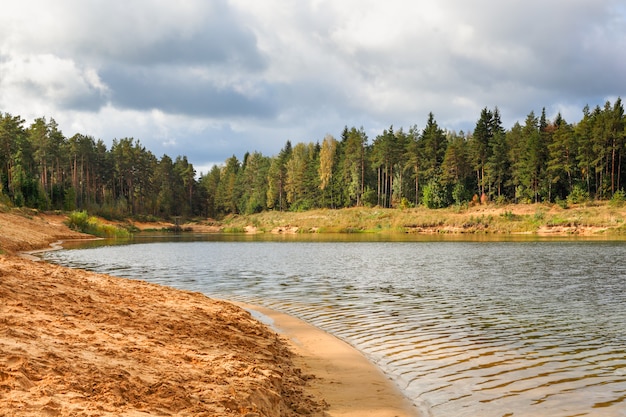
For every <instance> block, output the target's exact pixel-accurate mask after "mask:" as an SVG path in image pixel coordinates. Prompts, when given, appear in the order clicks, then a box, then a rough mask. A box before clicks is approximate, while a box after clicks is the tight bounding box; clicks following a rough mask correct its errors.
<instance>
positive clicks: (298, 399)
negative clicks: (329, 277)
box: [0, 212, 416, 417]
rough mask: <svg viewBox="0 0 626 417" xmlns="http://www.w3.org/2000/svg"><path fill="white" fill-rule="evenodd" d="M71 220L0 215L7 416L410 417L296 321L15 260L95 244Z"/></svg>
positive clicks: (379, 381) (390, 392)
mask: <svg viewBox="0 0 626 417" xmlns="http://www.w3.org/2000/svg"><path fill="white" fill-rule="evenodd" d="M65 219H66V217H65V216H63V215H61V214H45V215H43V214H42V215H39V214H34V213H32V214H30V215H24V213H11V212H5V213H0V249H1V251H2V255H0V298H2V300H3V302H2V305H1V306H0V310H1V314H0V321H2V326H0V334H1V337H0V352H2V354H0V416H40V415H53V416H74V415H82V416H96V415H97V416H118V415H125V416H147V415H194V416H196V415H197V416H202V415H204V416H247V417H255V416H268V417H274V416H276V417H278V416H290V417H291V416H294V417H295V416H301V415H307V416H313V417H323V416H354V417H356V416H371V417H374V416H388V417H392V416H407V417H409V416H415V415H416V411H415V409H414V408H413V407H412V406H411V404H410V403H409V402H408V401H407V400H406V399H405V398H403V397H402V395H401V394H400V393H399V391H398V390H397V388H396V387H395V386H394V385H393V384H392V383H391V382H390V381H389V380H388V379H387V378H386V377H385V376H384V375H383V374H382V373H381V372H380V371H379V370H378V369H377V368H376V367H375V366H373V365H372V364H371V363H369V362H368V361H367V360H366V359H365V358H364V357H363V356H362V355H361V354H360V353H359V352H357V351H356V350H354V349H353V348H351V347H350V346H348V345H347V344H345V343H343V342H341V341H339V340H338V339H336V338H334V337H332V336H330V335H328V334H326V333H324V332H322V331H320V330H318V329H316V328H314V327H312V326H309V325H307V324H306V323H303V322H301V321H299V320H297V319H294V318H292V317H289V316H285V315H281V314H279V313H276V312H272V311H269V310H264V309H261V308H259V307H253V306H235V305H233V304H232V303H228V302H224V301H220V300H213V299H209V298H207V297H206V296H204V295H202V294H199V293H192V292H186V291H180V290H174V289H171V288H167V287H162V286H158V285H154V284H148V283H146V282H142V281H133V280H126V279H120V278H115V277H110V276H106V275H100V274H95V273H90V272H86V271H82V270H75V269H69V268H65V267H61V266H57V265H49V264H46V263H43V262H34V261H32V260H28V259H24V258H23V257H20V256H18V254H19V253H20V252H24V251H33V250H38V249H42V248H46V247H47V246H48V245H49V244H50V243H53V242H56V241H59V240H69V239H86V238H92V237H91V236H89V235H84V234H80V233H77V232H74V231H71V230H69V229H68V228H67V227H66V226H65V225H64V221H65ZM246 310H248V311H246ZM249 311H254V312H255V315H257V314H259V313H262V314H263V315H264V317H266V318H267V317H269V319H270V320H272V328H269V327H268V326H267V325H266V324H263V323H261V322H259V321H258V320H257V319H255V317H254V316H253V315H251V314H250V313H249Z"/></svg>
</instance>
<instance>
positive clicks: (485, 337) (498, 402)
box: [45, 241, 626, 417]
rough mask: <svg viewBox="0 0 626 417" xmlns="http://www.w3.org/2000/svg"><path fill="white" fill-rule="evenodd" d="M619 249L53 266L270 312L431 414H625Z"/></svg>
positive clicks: (76, 255)
mask: <svg viewBox="0 0 626 417" xmlns="http://www.w3.org/2000/svg"><path fill="white" fill-rule="evenodd" d="M625 253H626V243H624V242H588V241H573V242H550V241H548V242H543V241H527V242H448V241H439V242H312V241H309V242H293V241H292V242H275V241H245V242H241V241H230V242H228V241H208V242H207V241H203V242H175V243H173V242H159V243H145V244H135V245H132V246H102V247H96V248H91V249H76V250H64V251H57V252H49V253H47V254H46V255H45V257H46V258H47V259H49V260H51V261H54V262H58V263H61V264H65V265H68V266H72V267H83V268H88V269H92V270H95V271H98V272H104V273H108V274H113V275H117V276H123V277H128V278H140V279H144V280H148V281H151V282H156V283H160V284H165V285H170V286H174V287H178V288H184V289H188V290H194V291H201V292H203V293H205V294H207V295H209V296H213V297H219V298H225V299H231V300H238V301H245V302H248V303H252V304H258V305H263V306H267V307H270V308H273V309H276V310H279V311H283V312H286V313H288V314H291V315H294V316H297V317H300V318H302V319H304V320H306V321H308V322H310V323H312V324H314V325H316V326H318V327H320V328H322V329H324V330H326V331H328V332H330V333H332V334H334V335H336V336H338V337H340V338H342V339H344V340H346V341H348V342H349V343H351V344H353V345H354V346H356V347H357V348H358V349H360V350H361V351H362V352H364V353H365V354H366V355H367V356H368V357H369V358H370V359H371V360H372V361H373V362H375V363H376V364H378V365H379V366H380V367H381V368H382V369H383V370H384V371H385V372H386V373H387V374H388V375H389V376H390V377H391V378H392V379H393V380H394V381H395V382H396V383H397V384H398V386H399V387H400V388H401V389H402V390H403V391H404V392H405V393H406V395H407V396H408V397H409V398H410V399H412V400H413V401H414V403H415V404H416V405H417V406H418V407H419V408H420V409H421V410H422V412H424V414H425V415H432V416H435V417H437V416H488V417H489V416H499V417H501V416H551V417H552V416H626V263H624V261H623V258H624V254H625Z"/></svg>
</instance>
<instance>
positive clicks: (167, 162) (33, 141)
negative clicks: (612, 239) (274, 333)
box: [0, 98, 626, 218]
mask: <svg viewBox="0 0 626 417" xmlns="http://www.w3.org/2000/svg"><path fill="white" fill-rule="evenodd" d="M625 128H626V124H625V119H624V108H623V105H622V101H621V99H620V98H618V99H617V100H616V101H615V102H614V103H611V102H610V101H607V102H606V103H605V105H604V107H600V106H596V107H595V108H594V109H593V110H591V109H590V108H589V107H588V106H586V107H585V108H584V109H583V111H582V119H581V120H579V121H578V122H576V123H569V122H567V121H566V120H565V119H564V118H563V117H562V116H561V115H560V114H558V115H557V116H556V118H555V119H554V120H548V119H547V118H546V113H545V109H543V110H542V112H541V114H540V115H539V116H537V115H536V114H535V113H534V112H533V111H531V112H530V113H529V114H528V116H527V117H526V119H525V121H524V123H523V124H521V123H519V122H516V123H515V124H514V125H513V126H512V127H511V128H510V129H508V130H506V129H505V128H504V127H503V126H502V121H501V117H500V112H499V110H498V108H497V107H496V108H494V109H488V108H484V109H482V111H481V113H480V116H479V118H478V120H477V122H476V126H475V128H474V130H473V132H468V133H464V132H463V131H461V132H458V133H457V132H454V131H449V130H445V129H443V128H441V127H440V126H439V125H438V124H437V122H436V120H435V117H434V115H433V114H432V113H430V114H429V115H428V118H427V120H426V124H425V127H424V128H423V129H418V127H417V126H411V127H410V128H408V129H407V130H405V129H404V128H398V129H395V128H394V127H393V126H390V127H389V128H388V129H385V130H384V131H383V132H382V133H381V134H379V135H377V136H376V137H375V138H373V140H371V141H370V139H369V138H368V136H367V134H366V133H365V131H364V129H363V128H362V127H361V128H356V127H351V128H348V127H347V126H346V127H345V128H344V130H343V131H342V132H341V136H340V137H339V138H338V139H336V138H335V137H333V136H332V135H327V136H326V137H324V138H323V140H322V141H321V142H320V141H318V142H309V143H297V144H295V145H293V144H292V143H291V141H287V142H286V144H285V145H284V147H283V148H282V149H281V150H280V152H279V153H278V154H277V155H275V156H271V157H269V156H265V155H262V154H261V153H260V152H251V153H250V152H248V153H246V154H245V155H244V157H243V159H242V160H241V161H240V160H239V159H238V158H237V157H236V156H234V155H233V156H232V157H230V158H228V159H227V160H226V161H225V162H224V163H223V164H222V165H216V166H213V167H212V168H211V170H210V171H209V172H208V173H206V174H204V173H203V174H200V175H199V176H198V175H197V173H196V170H195V169H194V167H193V165H192V164H191V163H190V162H189V161H188V159H187V157H186V156H178V157H176V159H172V158H170V157H169V156H168V155H163V156H162V157H161V158H160V159H159V158H157V157H155V156H154V155H153V154H152V152H150V151H149V150H147V149H146V148H145V147H144V146H143V145H142V144H141V142H140V141H139V140H135V139H133V138H123V139H115V140H113V142H112V145H111V147H110V149H109V148H107V146H106V145H105V144H104V142H103V141H102V140H100V139H98V140H96V139H94V138H93V137H91V136H86V135H83V134H76V135H74V136H72V137H70V138H66V137H65V136H64V135H63V133H62V132H61V131H60V130H59V128H58V125H57V124H56V122H55V121H54V119H50V120H46V118H38V119H36V120H35V121H34V122H33V123H32V124H30V126H28V127H26V126H25V121H24V120H23V119H22V118H21V117H20V116H13V115H11V114H8V113H5V114H3V115H0V149H1V152H0V195H1V196H2V198H3V199H4V200H6V201H5V202H8V203H11V204H13V205H16V206H27V207H33V208H37V209H42V210H50V209H55V210H68V211H71V210H76V209H81V210H88V211H90V212H92V213H96V214H100V215H102V216H105V217H109V218H124V217H128V216H135V217H138V216H154V217H158V218H169V217H171V216H187V217H192V216H203V217H212V218H220V217H223V216H225V215H228V214H237V213H241V214H250V213H256V212H261V211H264V210H292V211H302V210H308V209H313V208H344V207H353V206H380V207H411V206H418V205H424V206H426V207H429V208H441V207H446V206H449V205H452V204H459V205H460V204H466V203H469V202H472V201H474V202H484V201H486V200H490V201H497V202H515V203H529V202H559V201H560V200H565V199H567V198H568V197H572V196H576V197H577V198H585V199H586V198H593V199H599V200H601V199H609V198H612V197H613V196H614V195H615V194H616V193H622V194H623V181H624V180H623V178H624V175H625V174H626V167H625V166H624V163H623V156H624V154H625V151H626V131H625Z"/></svg>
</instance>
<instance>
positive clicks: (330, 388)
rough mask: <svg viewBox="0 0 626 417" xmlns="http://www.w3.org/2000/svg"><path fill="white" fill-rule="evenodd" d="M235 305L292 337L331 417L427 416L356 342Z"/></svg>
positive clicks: (288, 318)
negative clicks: (355, 345)
mask: <svg viewBox="0 0 626 417" xmlns="http://www.w3.org/2000/svg"><path fill="white" fill-rule="evenodd" d="M229 302H230V301H229ZM232 303H233V304H235V305H237V306H239V307H241V308H243V309H245V310H247V311H250V312H256V313H258V314H260V315H262V316H265V317H266V318H269V319H270V321H271V323H266V322H265V321H264V320H263V318H262V317H261V318H260V321H261V322H262V323H264V324H266V325H268V326H270V327H271V328H272V329H274V330H276V331H277V332H278V333H279V334H281V335H283V336H285V337H286V338H287V339H288V341H289V342H290V345H291V347H292V348H293V349H294V351H295V353H296V355H297V356H296V362H299V363H300V366H302V368H303V369H304V371H305V372H306V373H311V374H313V375H315V379H313V380H312V381H311V385H312V387H313V389H314V391H315V392H316V394H318V395H319V396H320V397H321V398H324V399H325V400H326V401H328V403H329V404H330V408H329V409H328V410H326V412H327V413H328V414H329V415H330V416H342V417H418V416H420V415H421V414H420V413H419V412H418V409H417V407H416V406H415V404H413V403H412V402H411V401H410V400H409V399H408V398H407V397H406V396H405V395H404V394H403V393H402V392H401V390H400V388H399V387H397V385H396V384H395V383H394V382H393V381H392V380H390V379H389V378H388V377H387V376H386V375H385V374H384V373H383V372H382V370H381V369H380V368H379V367H378V366H376V365H375V364H373V363H372V362H371V361H370V360H369V359H367V358H366V357H365V356H364V355H363V353H362V352H360V351H359V350H357V349H356V348H354V347H353V346H351V345H350V344H348V343H346V342H344V341H343V340H341V339H339V338H337V337H336V336H333V335H331V334H330V333H327V332H325V331H324V330H321V329H319V328H317V327H315V326H313V325H311V324H309V323H307V322H305V321H303V320H300V319H298V318H297V317H293V316H290V315H288V314H284V313H281V312H279V311H276V310H272V309H269V308H266V307H262V306H258V305H251V304H247V303H240V302H232ZM254 316H255V314H253V317H254ZM338 387H341V389H337V388H338ZM366 393H370V394H366ZM357 405H358V406H357Z"/></svg>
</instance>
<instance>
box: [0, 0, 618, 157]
mask: <svg viewBox="0 0 626 417" xmlns="http://www.w3.org/2000/svg"><path fill="white" fill-rule="evenodd" d="M625 17H626V7H624V6H623V5H622V3H621V2H620V1H619V0H603V1H600V2H598V1H594V0H552V1H549V2H545V1H539V0H524V1H522V0H509V1H507V2H498V1H493V0H476V1H472V2H467V1H461V0H441V1H439V2H432V1H426V0H416V1H412V2H407V1H404V0H387V1H385V2H379V1H375V0H342V1H335V0H302V1H293V0H264V1H251V0H229V1H227V0H214V1H210V2H207V1H204V0H184V1H179V2H171V1H160V0H134V1H132V2H126V3H121V2H110V1H104V0H92V1H89V2H85V1H81V0H58V1H55V2H54V3H50V2H48V1H46V0H24V1H21V2H13V3H11V4H10V5H5V7H4V8H3V13H2V15H0V107H2V109H3V110H5V111H9V112H15V113H18V114H21V115H22V116H24V117H26V118H32V117H38V116H41V115H46V116H49V117H54V118H55V119H56V120H57V121H58V122H59V124H60V126H61V127H62V128H63V129H66V130H70V132H66V134H67V135H71V134H73V133H74V132H73V131H72V130H74V129H81V130H82V132H81V133H85V134H93V135H97V136H100V137H103V138H104V139H105V140H111V139H112V138H113V137H118V138H119V137H122V136H129V137H135V138H138V139H141V140H142V143H144V144H145V145H146V146H147V147H148V149H151V150H153V152H154V153H155V154H157V155H158V154H160V153H162V152H163V153H165V152H167V153H168V154H171V155H173V156H174V155H177V154H186V155H189V156H190V160H191V161H192V162H194V163H196V164H199V165H203V166H207V164H209V162H215V161H223V160H224V159H225V158H227V157H229V156H231V155H232V154H233V153H234V154H237V155H239V156H242V155H243V153H244V152H245V151H254V150H258V151H261V152H263V153H264V154H269V155H273V154H276V153H277V152H278V151H279V150H280V148H281V147H282V146H283V145H284V143H285V141H286V140H292V141H293V142H297V141H318V140H322V138H323V137H324V135H326V134H327V133H331V134H333V135H335V136H338V135H339V134H340V132H341V129H342V128H343V126H344V125H348V126H353V125H354V126H357V127H359V126H363V127H364V128H365V129H366V131H367V132H368V134H369V135H370V137H371V138H373V137H374V136H375V135H376V134H377V132H380V131H382V129H384V128H386V127H388V126H389V125H391V124H393V125H394V126H396V127H400V126H403V127H405V128H408V127H409V126H412V125H414V124H417V125H418V127H419V126H423V125H424V124H425V121H426V119H427V116H428V113H429V112H431V111H432V112H433V113H434V114H435V118H436V119H437V121H438V123H439V124H440V125H441V126H442V127H445V128H450V129H456V130H460V129H463V130H465V131H468V130H472V129H473V127H474V126H475V123H476V120H477V119H478V117H479V114H480V109H482V108H483V107H485V106H487V107H490V108H493V107H494V106H498V107H499V108H500V110H501V113H502V117H503V121H504V124H505V126H506V127H510V126H512V124H513V123H514V122H515V121H516V120H520V121H523V120H524V118H525V116H526V114H528V113H529V112H530V111H535V112H536V113H538V112H540V111H541V108H542V107H544V106H545V107H546V108H547V110H548V115H549V116H551V117H552V116H554V115H555V114H556V112H558V111H561V112H563V113H564V116H565V118H566V119H567V120H568V121H577V120H579V118H580V115H581V110H582V107H583V106H584V105H585V104H590V105H591V106H594V105H596V104H601V105H602V104H603V102H604V100H606V99H607V98H608V97H616V96H620V95H623V94H624V91H625V90H626V81H625V79H624V77H623V74H624V73H625V72H626V61H625V60H623V59H622V58H621V54H620V51H623V50H626V18H625ZM61 121H63V122H61Z"/></svg>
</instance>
